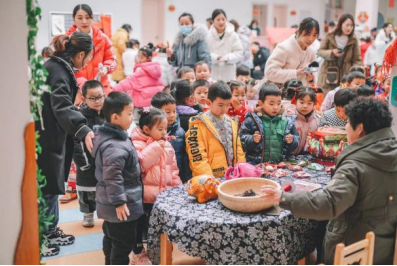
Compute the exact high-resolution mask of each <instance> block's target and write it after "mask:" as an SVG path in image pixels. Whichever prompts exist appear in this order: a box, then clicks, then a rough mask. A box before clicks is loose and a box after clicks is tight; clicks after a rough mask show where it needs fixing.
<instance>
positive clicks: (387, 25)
mask: <svg viewBox="0 0 397 266" xmlns="http://www.w3.org/2000/svg"><path fill="white" fill-rule="evenodd" d="M389 25H392V26H393V23H391V22H386V23H384V24H383V27H382V28H383V29H384V28H387V27H389Z"/></svg>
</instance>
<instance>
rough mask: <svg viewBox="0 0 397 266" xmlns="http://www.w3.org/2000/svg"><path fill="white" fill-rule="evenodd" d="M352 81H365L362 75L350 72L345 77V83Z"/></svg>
mask: <svg viewBox="0 0 397 266" xmlns="http://www.w3.org/2000/svg"><path fill="white" fill-rule="evenodd" d="M354 79H365V76H364V74H363V73H361V72H358V71H353V72H350V73H349V74H347V77H346V81H347V83H349V84H350V83H351V82H352V81H353V80H354Z"/></svg>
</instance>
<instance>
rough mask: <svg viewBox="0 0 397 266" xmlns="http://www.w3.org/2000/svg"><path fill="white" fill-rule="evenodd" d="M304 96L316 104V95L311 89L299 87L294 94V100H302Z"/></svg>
mask: <svg viewBox="0 0 397 266" xmlns="http://www.w3.org/2000/svg"><path fill="white" fill-rule="evenodd" d="M306 96H309V97H310V100H311V101H312V102H314V103H316V99H317V94H316V92H315V91H314V90H313V88H311V87H300V88H299V90H298V91H297V92H296V99H297V100H298V99H299V100H303V98H305V97H306Z"/></svg>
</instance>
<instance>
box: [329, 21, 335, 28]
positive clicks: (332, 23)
mask: <svg viewBox="0 0 397 266" xmlns="http://www.w3.org/2000/svg"><path fill="white" fill-rule="evenodd" d="M328 26H329V27H335V26H336V24H335V21H331V22H330V23H328Z"/></svg>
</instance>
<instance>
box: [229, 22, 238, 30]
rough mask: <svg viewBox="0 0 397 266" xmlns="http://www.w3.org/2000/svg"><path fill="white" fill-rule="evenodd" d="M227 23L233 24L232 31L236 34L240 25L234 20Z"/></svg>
mask: <svg viewBox="0 0 397 266" xmlns="http://www.w3.org/2000/svg"><path fill="white" fill-rule="evenodd" d="M229 22H230V23H232V24H233V26H234V31H235V32H237V31H238V29H239V28H240V24H238V22H237V21H236V20H234V19H232V20H230V21H229Z"/></svg>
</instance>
